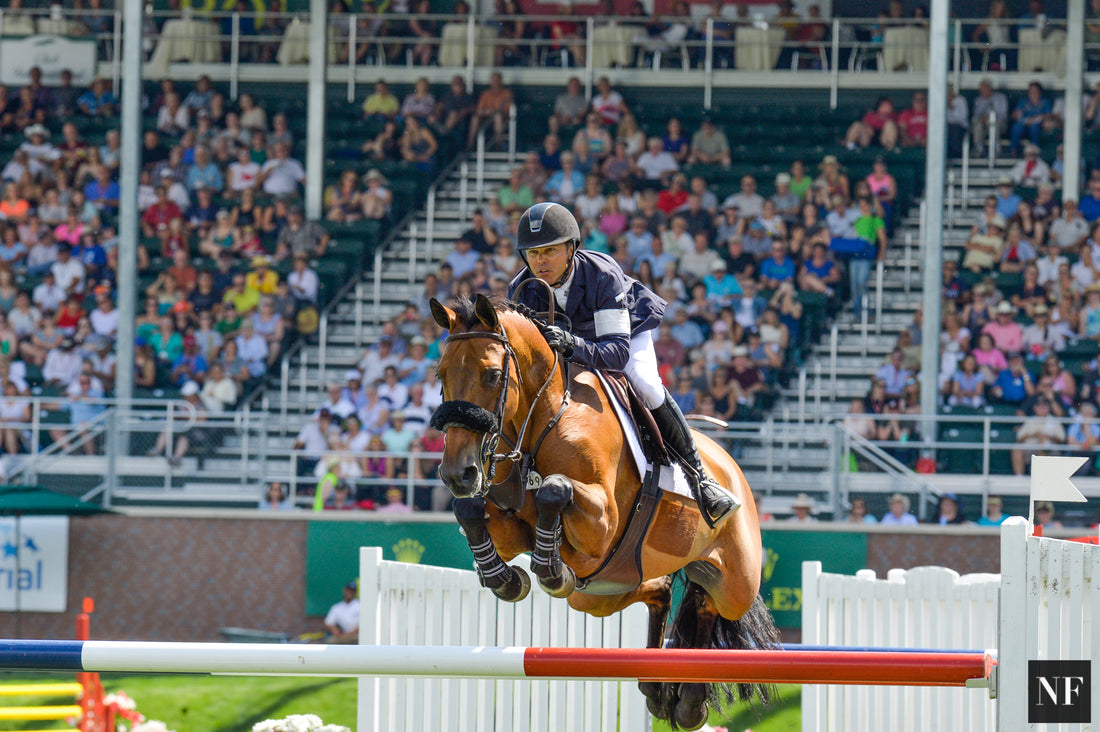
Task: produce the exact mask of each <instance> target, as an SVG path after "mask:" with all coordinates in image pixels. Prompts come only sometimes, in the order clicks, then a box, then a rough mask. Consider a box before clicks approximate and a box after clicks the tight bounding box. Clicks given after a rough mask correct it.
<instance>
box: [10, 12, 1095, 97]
mask: <svg viewBox="0 0 1100 732" xmlns="http://www.w3.org/2000/svg"><path fill="white" fill-rule="evenodd" d="M50 12H51V11H49V10H32V9H27V10H21V11H18V13H19V15H20V16H22V17H24V18H30V19H31V21H32V27H33V26H37V27H44V28H48V29H49V30H50V31H52V32H57V31H58V30H65V28H66V26H65V25H63V24H68V26H69V27H71V28H72V29H73V30H74V31H78V32H79V31H80V30H81V29H84V28H86V23H85V22H84V21H86V20H87V19H89V18H107V19H108V20H107V22H106V23H104V25H107V26H109V27H110V30H101V31H99V32H90V31H89V32H83V33H81V35H82V37H87V38H91V39H93V40H95V41H96V42H97V48H98V59H99V62H100V63H101V64H102V65H104V66H102V67H101V69H100V72H99V73H100V74H101V75H105V76H109V77H110V78H111V79H112V81H113V82H114V86H115V88H116V89H117V86H118V81H119V78H120V75H121V65H120V52H119V51H120V49H121V36H122V13H121V11H96V12H89V11H81V12H80V13H79V14H77V13H73V12H72V11H68V10H66V11H63V13H62V16H61V17H60V18H56V17H51V15H50ZM5 15H7V16H8V17H7V25H8V27H9V28H14V27H15V26H16V23H15V22H13V21H12V18H11V16H12V15H13V13H12V11H3V10H0V35H2V34H3V33H4V27H5ZM143 20H144V22H145V25H146V41H147V43H146V51H147V57H146V60H155V61H157V63H158V65H160V64H178V63H181V62H182V63H191V64H192V65H193V66H196V67H198V68H201V69H202V71H201V73H207V74H209V75H210V76H211V77H212V78H215V79H216V80H218V81H227V82H228V83H229V87H230V96H231V98H235V97H236V94H237V92H238V90H239V86H240V83H241V81H242V80H248V81H257V80H267V79H269V74H268V73H262V72H257V71H256V70H255V67H257V66H267V65H272V64H279V65H280V66H281V67H282V68H283V69H284V71H283V72H281V73H280V77H282V78H284V79H286V80H288V81H299V82H301V81H305V78H306V67H305V66H304V63H305V60H306V58H307V57H308V32H307V29H308V24H309V23H308V15H306V14H301V13H269V12H263V13H237V12H223V11H214V12H199V11H194V10H191V9H187V10H184V11H180V12H170V11H155V12H153V13H151V14H146V15H145V16H144V18H143ZM412 20H423V21H429V22H431V23H432V24H434V25H435V27H437V28H439V29H440V35H438V36H434V37H421V36H417V35H410V34H409V32H408V31H402V32H396V30H395V29H397V30H401V29H404V28H407V27H408V24H409V22H410V21H412ZM982 21H983V19H980V18H978V19H955V20H954V21H953V29H952V30H953V34H952V36H953V37H952V39H951V49H950V58H951V66H952V70H953V78H954V81H955V82H956V83H957V84H960V88H961V86H962V85H963V82H964V81H966V82H968V85H976V80H977V78H978V76H979V75H982V74H985V73H987V72H988V70H989V68H988V67H989V65H990V63H991V59H992V61H996V62H997V63H998V64H999V62H1000V54H1001V52H1002V51H1003V52H1004V55H1005V57H1006V59H1017V58H1023V57H1025V56H1026V58H1027V59H1028V60H1029V62H1030V63H1033V64H1034V63H1041V64H1042V65H1052V61H1051V57H1056V56H1057V51H1058V45H1059V44H1058V39H1059V38H1061V37H1062V36H1061V35H1057V34H1062V33H1064V31H1065V21H1064V20H1054V19H1049V20H1045V21H1043V23H1042V27H1041V28H1038V27H1035V28H1034V30H1035V31H1036V32H1037V35H1036V36H1035V37H1034V38H1029V39H1028V40H1024V41H1013V42H1011V43H1010V44H1009V45H1008V46H1007V47H1006V48H1004V49H994V48H990V47H989V46H988V44H986V43H983V42H975V41H973V40H971V39H970V35H971V31H972V29H973V28H974V27H976V26H977V24H979V23H981V22H982ZM328 22H329V33H328V49H327V55H328V61H329V66H330V69H331V71H332V72H333V74H334V75H333V76H332V77H331V78H334V79H335V80H338V81H343V82H344V83H346V88H347V99H348V100H349V101H353V100H354V99H355V98H356V95H357V93H358V89H357V88H358V86H359V85H361V84H371V83H373V82H374V81H375V80H376V78H377V74H378V70H379V69H383V68H384V69H386V70H387V73H391V74H392V72H394V71H395V70H400V69H416V70H420V71H421V72H423V73H427V74H429V75H430V76H432V77H433V78H435V80H437V81H443V80H445V79H447V78H449V76H450V75H453V74H454V73H460V74H462V75H463V76H464V78H465V80H466V83H467V84H468V85H472V84H473V83H474V82H475V81H484V80H485V77H486V76H487V73H488V71H489V70H495V69H548V68H550V69H553V68H570V69H572V70H573V73H575V74H577V75H578V76H580V77H581V78H582V82H583V85H584V88H585V93H586V95H590V94H591V89H592V87H593V86H594V83H595V80H596V77H597V76H598V75H602V74H604V73H607V72H614V71H615V70H616V69H617V68H634V69H643V68H644V69H646V70H648V71H656V72H661V73H662V74H666V75H667V76H666V77H665V78H666V80H673V81H671V83H676V82H675V81H674V80H675V78H676V76H677V75H681V76H682V77H683V78H684V80H685V82H689V83H690V84H691V85H693V86H699V85H700V72H701V75H702V79H701V81H702V85H701V86H702V92H703V101H704V106H706V107H707V108H710V106H711V101H712V98H713V90H714V88H715V85H716V83H717V84H718V85H719V86H724V85H726V84H727V83H728V82H727V81H726V80H725V76H726V75H728V74H739V77H738V83H739V84H742V85H757V86H769V85H771V84H774V78H773V75H772V72H781V73H783V74H785V75H793V74H797V77H798V84H799V85H800V86H809V87H815V88H828V89H829V92H830V105H831V106H832V107H833V108H835V107H836V105H837V95H838V90H839V89H840V88H861V87H865V86H866V79H865V78H861V77H866V75H867V74H883V73H887V72H892V71H895V70H900V71H903V72H906V73H905V74H904V75H899V76H898V77H896V78H895V79H892V80H891V82H890V84H891V85H892V86H898V88H903V87H905V88H916V87H917V86H921V85H924V84H925V83H926V82H925V80H924V77H923V75H922V74H921V73H920V72H922V71H924V70H925V69H922V68H921V66H922V65H923V63H924V61H922V60H921V53H922V52H921V51H917V52H916V53H915V54H914V53H913V52H912V49H915V48H918V47H919V46H920V44H919V42H918V41H919V40H920V38H921V34H920V31H921V30H924V29H926V27H927V26H926V25H924V21H922V20H919V19H913V18H906V19H899V20H896V21H886V22H884V23H882V24H880V23H879V22H878V21H877V20H875V19H871V18H833V19H828V20H814V19H810V20H806V19H795V18H791V19H787V18H783V19H777V18H774V17H773V18H766V17H764V16H758V15H755V14H754V15H753V16H751V17H729V18H727V17H722V18H717V19H715V18H684V17H672V16H665V17H660V18H644V19H640V21H639V20H637V19H633V18H628V17H623V16H610V17H609V16H587V15H576V16H560V15H523V16H515V18H514V22H519V23H523V24H524V25H525V27H526V28H528V29H539V32H529V33H528V34H527V35H526V36H525V37H522V38H513V37H511V36H510V35H508V34H509V32H510V27H511V26H510V24H511V23H512V22H513V19H512V18H509V17H502V16H476V15H466V16H461V15H454V14H429V15H416V14H384V13H378V14H374V13H370V14H330V15H329V21H328ZM558 22H565V23H573V24H575V25H576V27H577V28H578V34H577V37H576V38H574V39H564V40H563V39H555V38H552V37H550V34H549V33H548V32H546V31H545V30H543V29H545V28H548V27H549V26H550V24H552V23H558ZM650 22H657V23H659V24H663V25H664V26H665V27H666V29H667V28H672V29H674V30H672V31H666V38H662V37H661V36H651V35H650V34H649V32H648V30H647V27H646V24H648V23H650ZM807 24H812V25H814V26H819V27H823V28H825V29H826V33H825V37H824V38H823V39H821V40H820V41H814V42H812V43H804V42H800V41H798V40H795V39H796V38H797V37H798V33H799V30H800V29H801V27H802V26H804V25H807ZM95 25H99V24H95ZM1003 25H1005V26H1006V27H1007V28H1008V29H1009V30H1010V31H1012V35H1013V36H1016V35H1018V34H1017V33H1016V31H1018V30H1024V29H1029V30H1030V29H1032V27H1034V26H1037V24H1036V23H1035V22H1032V21H1019V20H1006V21H1003ZM26 27H27V26H26V24H25V23H24V22H23V21H20V23H19V29H18V30H19V32H23V30H25V29H26ZM905 28H912V29H915V30H916V31H917V33H916V34H915V35H914V36H911V37H907V38H902V39H900V40H899V39H896V38H892V37H891V35H890V31H891V30H903V29H905ZM502 31H503V34H502ZM35 32H38V31H37V30H36V31H35ZM879 38H882V40H878V39H879ZM165 41H167V44H166V47H165V49H164V50H162V51H161V55H160V56H158V55H157V53H158V47H159V46H160V45H161V44H162V42H165ZM1064 45H1065V44H1064V42H1063V43H1061V46H1062V47H1063V48H1064ZM422 49H423V50H427V51H428V54H427V55H428V56H430V58H431V60H432V63H433V64H438V66H424V65H422V64H421V63H420V61H421V59H422V55H421V50H422ZM1086 51H1087V52H1088V53H1089V54H1090V55H1095V53H1096V52H1097V51H1100V45H1096V44H1093V45H1088V44H1086ZM926 52H927V41H925V43H924V51H923V53H924V54H925V55H926ZM581 56H583V58H580V57H581ZM994 57H996V58H994ZM807 59H808V60H809V61H810V64H809V66H807V65H806V64H804V63H803V61H805V60H807ZM886 59H889V61H887V60H886ZM0 61H2V59H0ZM280 62H281V63H280ZM885 63H894V64H896V65H897V68H896V69H885V68H884V64H885ZM437 70H438V71H437ZM163 71H164V70H163V69H157V70H156V73H163ZM1043 71H1044V72H1045V73H1044V80H1045V82H1047V83H1049V85H1050V86H1052V87H1054V88H1060V86H1061V85H1062V84H1063V82H1064V80H1063V79H1062V78H1060V72H1061V69H1060V68H1057V67H1054V68H1044V69H1043ZM910 72H917V73H916V74H913V73H910ZM417 73H418V74H419V73H420V72H417ZM753 73H756V74H760V73H765V74H767V76H765V77H760V78H757V79H752V78H749V77H751V75H752V74H753ZM1034 74H1035V72H1034V71H1033V70H1032V69H1027V68H1024V69H1020V70H1019V72H1016V74H1015V75H1016V76H1018V77H1020V78H1018V79H1014V80H1012V82H1011V83H1012V84H1013V85H1014V86H1018V87H1020V88H1022V87H1023V86H1024V85H1025V84H1026V79H1030V78H1031V77H1032V76H1034ZM184 75H185V76H186V75H189V74H187V73H185V74H184ZM411 78H415V77H411ZM716 80H718V81H716ZM561 81H562V80H561V78H560V75H558V74H551V75H549V76H547V77H545V78H542V77H537V78H536V77H532V78H530V79H529V80H525V83H533V84H541V83H546V84H551V85H560V84H561ZM620 83H623V84H626V85H641V86H645V85H647V84H650V83H651V79H650V78H649V77H648V75H643V76H642V77H639V78H630V77H629V76H626V77H624V78H623V79H621V80H620Z"/></svg>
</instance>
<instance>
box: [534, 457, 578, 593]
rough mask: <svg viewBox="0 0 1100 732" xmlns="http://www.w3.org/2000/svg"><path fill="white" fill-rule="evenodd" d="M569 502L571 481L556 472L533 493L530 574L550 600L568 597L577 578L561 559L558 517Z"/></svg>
mask: <svg viewBox="0 0 1100 732" xmlns="http://www.w3.org/2000/svg"><path fill="white" fill-rule="evenodd" d="M572 502H573V481H571V480H570V479H569V478H566V477H565V476H564V475H562V474H560V473H554V474H553V475H548V476H546V478H544V479H543V481H542V485H540V486H539V487H538V489H537V490H535V510H536V511H537V512H538V520H537V521H536V522H535V550H534V552H532V554H531V571H532V572H534V573H535V576H536V577H538V580H539V587H541V588H542V589H543V590H545V591H546V593H547V594H548V595H550V596H552V597H568V596H569V595H571V594H572V593H573V590H574V589H575V588H576V586H577V576H576V574H574V573H573V570H572V569H570V568H569V566H568V565H567V564H565V563H563V562H562V560H561V531H562V524H561V514H562V512H563V511H565V509H566V508H567V507H568V506H569V504H570V503H572Z"/></svg>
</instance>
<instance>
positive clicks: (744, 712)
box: [0, 673, 802, 732]
mask: <svg viewBox="0 0 1100 732" xmlns="http://www.w3.org/2000/svg"><path fill="white" fill-rule="evenodd" d="M72 680H73V675H72V674H12V673H7V674H0V684H22V683H33V682H48V681H72ZM102 680H103V686H104V688H105V689H106V690H107V691H108V692H112V691H114V692H118V691H125V692H126V694H127V695H128V696H129V697H130V698H132V699H134V700H135V701H136V702H137V708H138V711H139V712H141V713H142V714H144V715H145V716H146V717H148V718H150V719H159V720H160V721H162V722H164V723H165V724H167V725H168V728H169V729H174V730H176V732H249V730H251V729H252V725H253V724H255V723H256V722H260V721H262V720H264V719H272V718H275V719H278V718H281V717H285V716H287V715H289V714H306V713H310V714H316V715H318V716H319V717H321V719H323V720H324V721H325V722H327V723H330V724H342V725H344V726H346V727H349V728H351V729H353V730H354V729H355V725H356V719H355V712H356V700H357V694H358V689H357V684H356V681H355V679H329V678H293V677H283V676H273V677H251V676H206V675H137V674H135V675H125V674H103V675H102ZM801 696H802V689H801V687H799V686H781V687H779V698H778V699H777V700H776V701H775V702H773V703H772V705H771V706H770V707H769V708H768V709H766V710H765V711H764V713H763V714H761V715H760V717H759V718H758V717H757V715H756V713H755V712H754V711H753V710H752V709H750V708H749V707H747V706H742V707H735V708H734V709H732V710H730V711H731V712H732V716H730V715H729V714H722V713H719V712H714V713H712V714H711V716H710V723H711V724H712V725H721V726H725V727H728V728H729V730H730V732H745V730H749V729H751V730H752V732H797V730H799V729H800V728H801V714H800V707H799V704H800V700H801ZM0 703H2V704H3V705H4V706H35V705H39V706H43V705H53V704H67V703H71V701H70V700H69V699H61V698H59V699H56V700H55V699H47V698H43V697H33V698H32V697H8V698H4V699H3V700H2V701H0ZM64 727H65V725H64V724H62V723H57V724H53V725H52V727H51V723H49V722H23V723H19V722H4V723H0V729H2V730H30V729H50V728H53V729H62V728H64ZM669 729H670V728H669V726H668V725H667V724H664V723H661V722H656V723H654V725H653V730H654V732H667V731H668V730H669Z"/></svg>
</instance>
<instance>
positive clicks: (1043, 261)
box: [847, 79, 1100, 475]
mask: <svg viewBox="0 0 1100 732" xmlns="http://www.w3.org/2000/svg"><path fill="white" fill-rule="evenodd" d="M956 98H957V99H962V98H961V97H956ZM1081 103H1082V105H1083V107H1084V109H1085V113H1086V120H1085V124H1086V126H1087V128H1089V129H1091V128H1092V127H1093V126H1094V125H1095V124H1096V122H1097V120H1096V115H1097V112H1098V110H1100V89H1095V90H1093V91H1090V92H1089V93H1088V94H1086V95H1085V98H1084V99H1082V101H1081ZM916 106H917V95H914V108H915V107H916ZM973 107H974V111H975V113H974V115H973V116H972V117H969V115H968V114H967V105H966V103H965V99H963V101H962V102H960V103H959V108H960V111H959V113H958V114H957V115H956V116H955V120H956V122H955V123H954V124H955V126H956V127H959V128H960V129H958V130H956V133H955V136H954V137H955V140H956V141H959V140H961V139H962V138H963V137H964V136H965V135H966V134H967V132H972V133H973V135H974V137H973V139H974V147H975V149H976V152H978V153H979V154H985V152H986V151H985V150H984V149H977V148H978V147H979V146H980V145H983V146H984V144H985V142H986V140H988V139H989V138H988V133H989V130H988V128H987V127H986V126H985V125H986V124H988V121H989V115H988V112H989V111H990V110H994V111H995V112H996V115H995V120H996V123H997V124H998V129H997V130H996V131H995V134H994V139H995V140H997V144H998V148H999V149H998V150H997V153H998V155H1003V154H1007V155H1010V156H1012V157H1015V158H1017V162H1016V163H1015V164H1014V165H1013V166H1012V168H1011V169H1010V170H1009V171H1007V172H1005V173H1003V174H1001V175H1000V176H999V177H998V178H997V179H996V186H995V191H994V192H993V193H991V194H990V195H988V196H987V197H986V199H985V201H984V204H983V206H982V208H981V210H980V212H979V213H978V214H977V215H975V216H974V221H973V224H972V226H971V227H970V230H969V232H968V233H967V236H966V242H965V245H964V247H963V249H962V251H961V254H960V255H959V256H958V258H957V259H956V258H955V257H953V256H951V255H948V256H947V257H946V261H945V262H944V265H943V278H942V282H943V292H944V303H943V322H942V327H941V335H940V365H939V367H940V383H939V394H938V399H939V403H940V404H941V405H942V406H943V407H944V408H947V409H951V410H952V411H953V412H955V413H957V414H967V413H976V412H980V411H983V410H988V409H993V410H996V411H995V413H998V414H1004V415H1013V416H1017V417H1020V418H1022V420H1023V421H1022V423H1021V424H1020V426H1019V427H1018V428H1017V429H1016V431H1015V441H1016V442H1017V443H1018V444H1019V445H1020V447H1018V448H1017V449H1012V450H1011V452H1010V453H1009V458H1010V459H1009V460H1008V468H1009V469H1011V471H1012V472H1013V473H1015V474H1017V475H1022V474H1024V473H1025V472H1026V471H1027V467H1028V458H1029V456H1030V455H1031V454H1034V453H1035V452H1038V451H1043V450H1054V451H1056V454H1071V455H1074V454H1079V455H1084V456H1088V457H1089V458H1090V464H1089V466H1088V467H1087V468H1086V470H1087V471H1088V472H1095V471H1096V469H1097V466H1096V465H1095V462H1094V460H1092V458H1095V449H1094V448H1095V446H1096V444H1097V443H1098V442H1100V426H1098V425H1097V424H1096V414H1097V401H1096V400H1097V384H1100V365H1098V362H1097V360H1096V359H1095V358H1093V359H1092V360H1091V361H1088V359H1087V358H1086V359H1085V362H1083V363H1073V364H1071V365H1067V364H1066V363H1065V362H1063V360H1062V359H1061V357H1062V355H1063V354H1064V353H1065V352H1066V349H1067V348H1074V349H1077V350H1078V352H1079V353H1082V354H1087V355H1095V352H1096V343H1097V342H1098V341H1100V268H1098V267H1097V265H1096V263H1097V261H1098V260H1097V256H1098V255H1100V166H1098V165H1097V163H1098V162H1100V161H1087V160H1086V161H1084V162H1085V165H1084V166H1083V170H1085V171H1089V172H1088V173H1087V175H1083V176H1082V181H1083V189H1084V190H1083V192H1082V195H1081V199H1080V201H1076V200H1065V201H1062V200H1061V197H1060V196H1057V195H1056V191H1057V187H1059V186H1060V185H1061V183H1062V177H1063V175H1064V161H1063V159H1062V146H1061V145H1060V144H1057V147H1056V148H1055V155H1054V156H1053V158H1052V159H1049V162H1048V161H1047V160H1044V159H1043V148H1041V147H1040V143H1045V144H1046V145H1047V152H1048V154H1049V152H1050V150H1051V147H1052V145H1053V144H1055V143H1057V139H1058V136H1059V135H1060V133H1061V128H1062V123H1063V120H1062V114H1063V112H1064V109H1065V100H1064V98H1062V99H1059V100H1054V101H1052V100H1051V99H1050V98H1049V97H1048V96H1047V95H1046V93H1045V91H1044V90H1043V88H1042V86H1041V85H1040V84H1038V83H1037V82H1033V83H1031V84H1030V85H1029V87H1028V89H1027V91H1026V93H1025V94H1023V95H1021V97H1020V98H1019V99H1018V100H1017V102H1016V104H1015V106H1014V107H1012V111H1011V112H1008V110H1009V108H1010V107H1009V103H1008V99H1007V98H1006V97H1005V95H1004V94H1003V93H1001V92H998V91H995V90H994V85H993V82H992V80H989V79H986V80H983V81H982V82H981V87H980V90H979V93H978V95H977V96H976V97H975V99H974V104H973ZM968 117H969V118H970V120H971V122H972V123H973V125H974V127H975V129H973V130H967V129H966V127H967V122H966V120H967V119H968ZM876 119H878V120H884V121H883V122H882V123H881V124H878V125H877V126H876V124H875V122H874V120H876ZM904 126H905V125H904V124H903V122H902V120H901V116H895V115H894V113H893V109H892V106H891V104H890V101H889V99H883V100H880V102H879V103H878V104H877V105H876V107H875V109H874V110H872V111H871V112H869V113H868V116H866V117H864V118H863V119H862V120H860V121H859V122H857V123H855V124H853V126H852V128H851V129H850V130H849V135H848V138H847V139H848V142H849V143H850V144H855V145H862V144H875V143H876V142H877V144H881V145H883V146H888V145H891V144H895V143H897V142H898V141H899V140H901V139H904V137H905V133H904V132H902V129H903V128H904ZM979 126H980V127H979ZM875 130H877V131H875ZM1003 137H1007V139H1006V140H1003V141H1002V139H1003ZM903 144H904V143H903ZM1002 145H1003V147H1002ZM920 339H921V330H920V313H919V312H918V313H917V318H916V320H915V322H914V323H913V325H912V326H910V327H909V328H906V329H904V330H903V331H902V332H901V333H900V335H899V337H898V342H897V344H896V347H895V348H894V350H893V351H892V353H891V354H890V356H889V358H888V359H887V362H886V363H884V364H883V365H882V366H881V367H880V368H879V369H878V371H877V372H876V373H875V375H874V378H873V380H872V385H871V388H870V390H869V393H868V395H867V396H866V397H865V398H863V399H861V400H856V401H854V402H853V403H852V405H851V409H850V411H851V415H852V416H851V418H850V423H851V424H852V425H853V426H854V427H855V429H857V431H859V432H860V433H861V434H863V435H864V436H865V437H867V438H869V439H872V440H879V441H884V442H888V443H892V445H891V446H890V447H889V451H890V452H891V453H893V454H894V455H895V457H898V458H899V459H900V460H902V461H903V462H906V463H908V464H910V465H911V466H913V465H915V464H916V462H917V459H918V458H917V451H916V450H914V449H913V448H911V447H909V446H907V445H904V444H899V443H905V442H908V441H910V440H913V439H914V438H916V437H917V431H918V426H917V425H918V423H917V422H915V421H911V420H907V419H906V418H904V417H903V416H902V415H905V414H910V415H917V414H919V413H920V385H919V379H918V374H919V372H920V368H921V363H920ZM1067 420H1071V421H1067ZM1002 454H1003V453H1002ZM925 467H926V468H928V469H934V468H933V467H932V466H925Z"/></svg>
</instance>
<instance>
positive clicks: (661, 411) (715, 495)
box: [653, 390, 741, 528]
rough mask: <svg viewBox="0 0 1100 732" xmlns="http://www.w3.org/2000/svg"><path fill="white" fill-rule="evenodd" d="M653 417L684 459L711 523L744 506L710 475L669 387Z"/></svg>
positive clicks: (699, 500)
mask: <svg viewBox="0 0 1100 732" xmlns="http://www.w3.org/2000/svg"><path fill="white" fill-rule="evenodd" d="M653 418H654V419H655V420H656V422H657V428H658V429H660V430H661V435H662V436H663V437H664V438H665V443H666V445H667V446H668V448H669V449H670V450H671V452H672V453H674V457H677V458H679V459H680V461H681V462H682V463H683V464H684V465H685V468H686V469H685V470H684V474H685V475H686V477H687V479H688V483H689V484H690V485H691V492H692V494H693V495H694V496H695V502H696V503H698V504H699V511H700V513H702V514H703V520H704V521H706V522H707V526H710V527H711V528H714V527H715V526H717V525H718V524H719V523H721V522H722V519H724V518H726V517H727V516H729V515H730V514H731V513H733V512H734V511H736V510H737V509H739V508H741V501H739V500H737V498H736V497H735V496H734V495H733V494H731V493H730V492H729V491H725V490H722V488H721V486H719V485H718V484H717V483H715V482H714V479H713V478H711V477H710V476H709V475H707V472H706V471H705V470H704V469H703V463H702V461H701V460H700V459H699V450H698V449H697V448H696V447H695V440H693V439H692V437H691V431H690V430H689V429H688V424H687V420H686V419H684V414H683V412H681V411H680V406H679V405H678V404H676V402H675V401H673V399H672V395H671V394H669V393H668V391H667V390H666V391H665V403H664V404H662V405H661V406H659V407H657V408H656V409H654V410H653Z"/></svg>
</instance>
